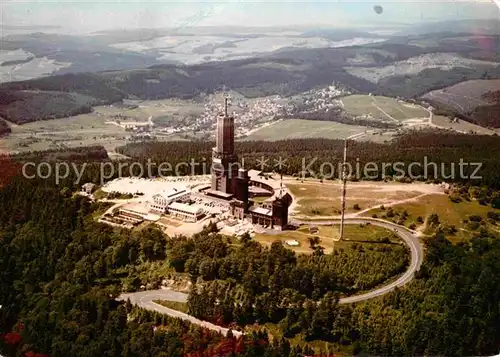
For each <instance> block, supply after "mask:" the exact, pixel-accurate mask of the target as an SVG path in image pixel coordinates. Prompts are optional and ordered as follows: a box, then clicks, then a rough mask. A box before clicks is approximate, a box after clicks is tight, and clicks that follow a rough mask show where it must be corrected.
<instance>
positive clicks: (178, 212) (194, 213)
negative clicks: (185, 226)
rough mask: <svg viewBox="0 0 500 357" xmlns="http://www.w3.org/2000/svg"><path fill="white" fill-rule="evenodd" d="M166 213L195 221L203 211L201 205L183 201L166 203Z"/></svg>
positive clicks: (200, 216)
mask: <svg viewBox="0 0 500 357" xmlns="http://www.w3.org/2000/svg"><path fill="white" fill-rule="evenodd" d="M167 210H168V213H169V214H170V215H171V216H174V217H176V218H180V219H182V220H184V221H188V222H196V221H198V220H199V219H200V218H202V216H203V214H204V211H203V209H202V208H201V207H198V206H195V205H188V204H185V203H179V202H172V203H170V204H169V205H168V208H167Z"/></svg>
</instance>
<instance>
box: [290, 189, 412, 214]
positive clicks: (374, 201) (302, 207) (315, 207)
mask: <svg viewBox="0 0 500 357" xmlns="http://www.w3.org/2000/svg"><path fill="white" fill-rule="evenodd" d="M286 185H287V187H288V188H289V190H290V191H291V192H292V194H293V196H294V197H295V198H296V200H297V204H298V206H297V214H298V215H302V216H308V217H318V216H337V215H339V214H340V209H341V187H342V186H341V184H340V182H338V181H325V182H324V183H320V182H318V181H315V182H314V181H304V182H300V181H296V182H293V181H292V182H287V183H286ZM421 189H422V188H421V187H419V186H418V187H417V186H416V185H415V186H410V185H406V186H405V185H403V184H392V183H366V182H352V183H349V184H348V186H347V200H346V212H347V213H355V212H358V211H359V210H356V209H354V205H356V204H358V206H359V208H360V210H363V209H366V208H369V207H373V206H376V205H380V204H384V203H388V202H391V201H398V200H404V199H410V198H413V197H416V196H418V195H419V194H421V192H420V190H421Z"/></svg>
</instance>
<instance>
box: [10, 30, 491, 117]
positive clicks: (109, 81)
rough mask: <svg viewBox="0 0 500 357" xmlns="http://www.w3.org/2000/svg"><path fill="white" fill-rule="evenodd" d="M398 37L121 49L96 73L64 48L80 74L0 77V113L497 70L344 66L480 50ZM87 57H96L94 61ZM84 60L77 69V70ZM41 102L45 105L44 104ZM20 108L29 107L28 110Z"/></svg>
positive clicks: (424, 88)
mask: <svg viewBox="0 0 500 357" xmlns="http://www.w3.org/2000/svg"><path fill="white" fill-rule="evenodd" d="M436 36H438V35H436ZM438 37H439V36H438ZM398 41H399V42H400V41H402V39H401V38H395V39H393V40H391V41H388V42H383V43H375V44H369V45H365V46H352V47H342V48H319V49H286V50H280V51H276V52H272V53H268V54H262V55H259V56H257V57H254V58H249V59H239V60H231V61H224V62H209V63H202V64H195V65H180V64H177V65H176V64H163V65H153V66H151V67H148V68H139V67H140V63H139V62H140V58H135V57H137V54H129V55H125V54H122V55H123V56H127V58H128V60H131V61H133V62H134V63H137V65H138V68H136V69H129V68H130V67H129V65H124V64H123V63H121V62H120V61H119V60H117V61H118V63H117V67H116V70H111V71H100V69H99V68H102V66H100V65H99V64H96V65H95V67H96V68H95V72H94V73H93V72H89V71H92V69H89V68H86V66H85V61H82V60H81V58H80V59H79V58H78V57H81V56H82V55H85V56H90V57H92V56H93V54H92V53H86V54H82V53H80V52H78V51H76V49H72V50H71V51H70V52H69V53H70V54H71V57H73V56H76V57H77V58H75V61H73V60H68V61H69V62H77V63H76V64H75V63H74V64H73V66H72V67H71V69H68V68H67V69H62V70H61V73H65V71H70V70H72V71H80V70H83V71H84V72H81V73H65V74H59V75H54V76H48V77H44V78H37V79H32V80H26V81H18V82H10V83H2V85H1V87H0V89H1V91H2V93H1V94H2V95H1V96H2V97H9V98H15V99H16V100H15V101H12V100H10V101H9V102H8V103H5V102H4V101H0V115H1V114H3V115H7V114H8V116H5V118H7V119H8V120H10V121H12V122H15V123H25V122H30V121H35V120H44V119H48V118H61V117H64V116H68V115H76V114H80V113H85V112H88V111H89V110H90V109H89V108H90V107H92V106H94V105H103V104H112V103H115V102H121V101H122V100H123V99H126V98H127V99H143V100H157V99H165V98H180V99H192V98H195V97H197V96H199V95H201V94H210V93H214V92H217V91H220V90H223V89H224V88H230V89H231V90H234V91H236V92H239V93H241V94H242V95H244V96H246V97H248V98H257V97H265V96H270V95H281V96H283V97H289V96H292V95H295V94H299V93H303V92H305V91H308V90H311V89H316V88H321V87H325V86H328V85H330V84H332V83H333V82H337V83H341V84H342V85H343V86H345V87H346V88H349V89H350V91H351V92H353V93H373V94H377V95H385V96H392V97H404V98H417V97H418V96H421V95H423V94H425V93H427V92H429V91H431V90H434V89H440V88H443V87H446V86H448V85H452V84H456V83H459V82H461V81H464V80H470V79H479V78H483V76H484V74H485V73H486V72H487V78H491V79H493V78H500V70H499V69H498V68H495V67H493V66H491V65H488V66H483V67H484V68H483V67H481V68H479V69H478V68H465V67H456V68H452V69H449V70H441V69H439V68H429V69H425V70H423V71H422V72H420V73H417V74H413V75H398V76H389V77H387V78H384V79H382V80H381V81H380V82H379V83H372V82H370V81H367V80H365V79H363V78H360V77H357V76H354V75H351V74H349V73H348V72H347V70H346V69H345V68H346V67H350V66H352V65H354V66H356V64H353V60H355V59H356V58H357V57H358V56H366V57H367V58H368V63H365V65H366V66H367V67H369V68H370V67H384V66H388V65H393V64H394V63H395V62H397V61H404V60H407V59H409V58H411V57H415V56H419V55H422V54H430V55H432V54H433V53H442V52H450V53H458V54H459V55H462V56H464V57H466V58H477V57H478V56H479V55H480V52H481V49H480V48H478V45H477V44H476V43H475V42H474V41H472V42H471V41H469V42H467V41H462V42H460V41H455V42H453V41H452V43H451V44H450V43H449V42H442V43H440V44H439V46H436V47H429V48H424V47H419V46H414V45H408V44H403V43H398ZM406 41H407V39H406ZM75 51H76V53H75ZM100 54H101V55H102V57H101V60H102V61H106V60H112V59H111V58H108V56H107V55H106V54H105V53H104V52H100ZM108 55H109V54H108ZM56 57H57V56H56ZM111 57H113V56H111ZM139 57H140V56H139ZM106 58H107V59H106ZM88 60H89V61H91V62H92V63H95V59H92V58H89V59H88ZM151 60H153V62H154V59H153V58H152V57H151V58H148V60H146V62H142V63H144V64H146V65H147V63H151ZM112 61H114V60H112ZM136 61H137V62H136ZM65 62H66V61H65ZM82 65H83V68H79V67H81V66H82ZM120 68H122V69H121V70H120ZM23 91H31V92H23ZM35 91H36V92H35ZM52 92H64V93H57V94H54V93H52ZM77 95H79V96H77ZM83 98H85V100H83ZM82 101H83V102H84V103H83V102H82ZM46 102H47V103H49V104H47V105H44V103H46ZM16 103H17V104H16ZM26 108H31V109H30V110H29V111H28V110H26Z"/></svg>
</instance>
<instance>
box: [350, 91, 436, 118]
mask: <svg viewBox="0 0 500 357" xmlns="http://www.w3.org/2000/svg"><path fill="white" fill-rule="evenodd" d="M342 102H343V103H344V108H345V110H346V112H347V113H349V114H351V115H354V116H360V115H367V114H371V115H372V116H373V117H374V118H375V119H378V120H394V119H395V120H398V121H402V120H406V119H412V118H427V117H428V116H429V114H428V113H427V111H426V110H425V109H423V108H421V107H418V106H412V105H410V104H406V103H402V102H398V101H397V100H396V99H394V98H389V97H382V96H368V95H351V96H348V97H345V98H342Z"/></svg>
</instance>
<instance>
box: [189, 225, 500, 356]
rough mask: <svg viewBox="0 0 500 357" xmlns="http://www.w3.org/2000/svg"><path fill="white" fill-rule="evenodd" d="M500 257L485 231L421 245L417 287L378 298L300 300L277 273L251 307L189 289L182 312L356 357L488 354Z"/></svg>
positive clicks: (494, 335)
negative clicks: (261, 326)
mask: <svg viewBox="0 0 500 357" xmlns="http://www.w3.org/2000/svg"><path fill="white" fill-rule="evenodd" d="M499 253H500V240H499V237H498V235H495V234H493V233H491V232H487V231H485V230H483V231H481V233H478V234H476V236H475V237H474V238H472V240H470V241H469V242H463V243H461V244H459V245H455V246H454V245H452V244H451V243H450V242H449V241H447V240H446V239H445V238H444V236H442V235H440V234H438V235H436V236H434V237H432V238H429V239H427V240H426V260H425V262H424V265H423V266H422V268H421V270H420V271H419V272H418V273H417V276H416V280H415V281H413V282H411V283H410V284H409V285H408V286H407V287H405V288H403V289H396V291H395V292H393V293H389V294H387V295H385V296H383V297H381V298H377V299H372V300H368V301H366V302H362V303H359V304H355V305H352V306H351V305H339V304H338V295H336V294H335V293H331V292H328V293H326V294H325V295H323V296H322V297H321V298H320V299H319V300H308V299H303V297H301V296H300V293H297V292H296V291H293V290H290V289H287V288H285V287H284V286H283V282H285V281H286V279H285V278H284V277H283V275H282V274H280V273H279V270H275V272H274V274H273V275H272V276H271V277H270V278H269V279H268V280H267V282H268V284H269V285H270V286H273V285H278V286H280V287H281V290H280V289H278V288H276V290H275V292H274V293H268V294H262V295H260V296H257V297H256V299H254V300H253V299H249V298H248V294H245V290H243V292H239V293H235V292H234V288H232V287H231V284H230V283H226V282H214V283H209V284H206V285H204V286H202V287H198V288H197V289H196V290H194V292H193V293H191V294H190V297H189V300H188V306H189V309H190V311H191V313H193V314H195V315H200V316H205V317H207V316H214V315H215V316H219V317H220V321H224V320H225V319H231V318H232V319H234V321H236V322H238V323H240V324H244V323H246V322H247V321H254V320H252V319H251V318H253V319H255V320H256V321H257V322H259V323H264V322H269V321H276V320H278V319H281V320H280V322H279V323H278V324H277V326H278V327H279V328H280V329H281V331H282V332H283V334H284V335H285V336H286V337H296V336H301V338H305V339H306V340H311V339H321V340H326V341H330V342H335V343H340V344H341V345H349V344H351V343H352V348H353V352H354V353H356V352H357V351H359V350H360V349H362V350H364V351H366V353H368V354H370V355H379V356H410V355H444V356H468V355H491V354H495V353H497V350H498V349H499V348H500V338H499V337H498V336H499V334H498V327H497V326H499V323H500V312H499V311H498V309H497V306H498V303H499V302H500V296H499V295H498V289H497V284H498V283H500V276H499V275H498V273H500V261H499V260H498V254H499ZM276 264H277V265H278V266H279V265H280V264H282V263H280V261H278V262H277V263H276ZM285 265H286V262H285ZM264 266H266V265H265V264H264ZM272 266H273V265H271V267H272ZM315 267H316V269H320V268H321V267H323V265H322V264H316V265H315ZM265 276H266V275H265V274H255V275H248V276H247V277H246V278H245V279H244V282H245V283H246V284H252V282H253V283H254V284H258V283H259V281H262V280H261V279H263V280H264V281H266V279H265ZM302 276H303V275H302ZM302 276H300V277H299V276H297V277H296V279H297V280H300V279H301V277H302ZM229 280H230V279H229ZM310 289H312V290H313V291H314V288H312V287H310ZM283 310H284V311H286V313H285V314H284V313H283ZM248 311H251V312H252V314H248ZM249 316H250V320H248V319H249ZM299 334H300V335H299Z"/></svg>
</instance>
